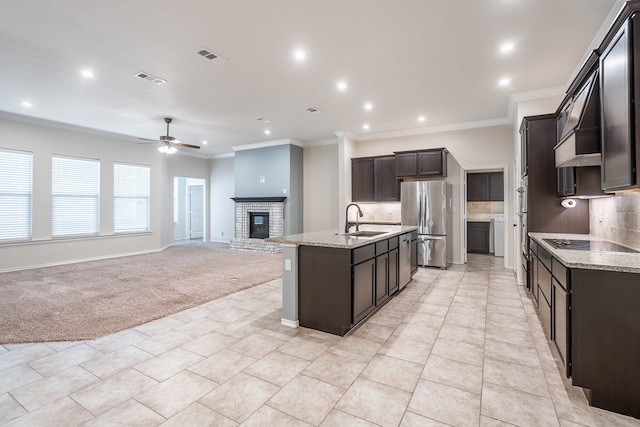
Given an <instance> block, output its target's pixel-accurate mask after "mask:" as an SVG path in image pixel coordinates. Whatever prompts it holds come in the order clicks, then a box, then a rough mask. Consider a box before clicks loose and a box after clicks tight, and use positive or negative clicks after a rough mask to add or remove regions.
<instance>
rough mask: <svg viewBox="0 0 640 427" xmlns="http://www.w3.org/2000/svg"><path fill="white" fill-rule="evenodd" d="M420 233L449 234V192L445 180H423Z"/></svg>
mask: <svg viewBox="0 0 640 427" xmlns="http://www.w3.org/2000/svg"><path fill="white" fill-rule="evenodd" d="M421 184H422V185H421V187H422V188H421V193H422V196H421V201H420V210H421V212H420V224H419V225H418V226H419V227H420V228H419V229H418V234H434V235H439V236H444V235H446V234H447V193H446V185H445V182H444V181H422V182H421Z"/></svg>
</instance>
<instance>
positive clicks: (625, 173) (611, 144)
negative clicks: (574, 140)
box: [600, 14, 640, 191]
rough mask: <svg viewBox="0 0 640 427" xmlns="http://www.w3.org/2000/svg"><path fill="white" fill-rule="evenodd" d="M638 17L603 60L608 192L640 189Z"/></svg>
mask: <svg viewBox="0 0 640 427" xmlns="http://www.w3.org/2000/svg"><path fill="white" fill-rule="evenodd" d="M638 19H639V17H638V16H636V15H635V14H634V15H633V16H632V17H631V18H630V19H629V20H627V21H626V22H625V23H624V24H623V25H622V27H621V28H620V29H619V30H618V32H617V33H616V34H615V36H614V38H613V39H612V40H611V42H610V43H609V44H608V45H607V47H606V48H605V50H604V51H603V53H602V55H601V56H600V87H601V129H602V188H603V189H604V190H605V191H613V190H622V189H628V188H635V187H637V185H638V173H637V164H638V156H639V155H640V153H638V151H640V150H637V147H636V145H637V137H636V134H635V128H636V126H637V123H640V122H639V121H638V119H639V118H640V116H639V115H638V112H637V111H636V109H635V99H636V98H637V97H638V94H639V93H640V87H638V86H639V85H640V69H637V67H636V64H637V63H638V61H639V60H640V52H637V49H638V47H640V40H638V38H639V37H640V32H639V30H640V28H638ZM639 99H640V98H639Z"/></svg>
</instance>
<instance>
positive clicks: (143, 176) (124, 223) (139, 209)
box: [113, 163, 150, 233]
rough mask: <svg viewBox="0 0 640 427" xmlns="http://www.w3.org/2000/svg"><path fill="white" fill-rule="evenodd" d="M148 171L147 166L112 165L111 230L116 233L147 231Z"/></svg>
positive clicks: (148, 204)
mask: <svg viewBox="0 0 640 427" xmlns="http://www.w3.org/2000/svg"><path fill="white" fill-rule="evenodd" d="M149 177H150V170H149V167H148V166H138V165H130V164H123V163H116V164H114V165H113V210H114V212H113V229H114V232H116V233H135V232H140V231H148V230H149V211H150V202H149V199H150V178H149Z"/></svg>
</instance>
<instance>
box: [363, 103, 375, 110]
mask: <svg viewBox="0 0 640 427" xmlns="http://www.w3.org/2000/svg"><path fill="white" fill-rule="evenodd" d="M364 109H365V110H367V111H371V110H373V104H372V103H370V102H367V103H366V104H364Z"/></svg>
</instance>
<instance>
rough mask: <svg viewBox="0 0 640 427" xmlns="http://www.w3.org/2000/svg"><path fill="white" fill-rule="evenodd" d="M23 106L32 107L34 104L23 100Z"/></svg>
mask: <svg viewBox="0 0 640 427" xmlns="http://www.w3.org/2000/svg"><path fill="white" fill-rule="evenodd" d="M22 106H23V107H25V108H31V107H33V104H32V103H30V102H29V101H22Z"/></svg>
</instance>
